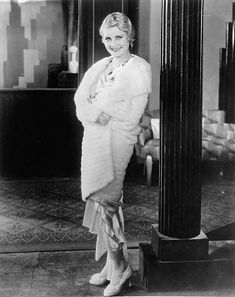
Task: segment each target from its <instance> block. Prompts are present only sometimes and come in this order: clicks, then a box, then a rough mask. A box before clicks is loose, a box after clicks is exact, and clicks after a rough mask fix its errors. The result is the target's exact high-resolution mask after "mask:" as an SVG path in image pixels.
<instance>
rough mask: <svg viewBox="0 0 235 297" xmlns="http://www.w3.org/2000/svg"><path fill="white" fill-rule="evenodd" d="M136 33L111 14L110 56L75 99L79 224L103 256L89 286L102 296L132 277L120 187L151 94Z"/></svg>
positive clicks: (105, 26)
mask: <svg viewBox="0 0 235 297" xmlns="http://www.w3.org/2000/svg"><path fill="white" fill-rule="evenodd" d="M134 34H135V33H134V28H133V26H132V24H131V21H130V20H129V18H128V17H127V16H126V15H124V14H123V13H120V12H114V13H112V14H109V15H108V16H107V17H106V18H105V19H104V21H103V23H102V25H101V27H100V35H101V36H102V42H103V44H104V46H105V48H106V50H107V51H108V53H109V54H110V56H109V57H106V58H104V59H102V60H100V61H98V62H97V63H95V64H94V65H93V66H92V67H91V68H90V69H89V70H88V71H87V72H86V74H85V76H84V78H83V80H82V82H81V84H80V86H79V88H78V90H77V92H76V94H75V104H76V113H77V117H78V119H79V120H80V121H81V122H82V124H83V126H84V135H83V142H82V162H81V188H82V199H83V200H84V201H86V209H85V214H84V220H83V225H84V226H86V227H88V228H89V231H90V232H92V233H94V234H97V243H96V260H99V259H100V257H101V256H102V255H103V254H104V253H105V252H107V261H106V265H105V267H104V268H103V269H102V271H101V272H100V273H96V274H94V275H93V276H92V277H91V279H90V283H91V284H93V285H103V284H105V283H106V281H107V280H109V281H110V283H109V285H108V286H107V287H106V288H105V290H104V296H113V295H116V294H118V293H119V292H120V291H121V289H122V287H123V285H124V283H126V281H127V280H128V279H129V278H130V276H131V274H132V269H131V266H130V264H129V262H128V254H127V246H126V239H125V236H124V221H123V214H122V202H123V198H122V188H123V181H124V177H125V172H126V168H127V165H128V163H129V161H130V158H131V155H132V153H133V148H134V144H135V143H136V141H137V136H138V134H139V132H140V127H139V125H138V123H139V121H140V118H141V116H142V114H143V112H144V110H145V107H146V104H147V102H148V95H149V93H150V91H151V69H150V65H149V64H148V63H147V62H146V61H145V60H144V59H142V58H140V57H138V56H136V55H133V54H131V52H130V49H131V48H132V46H133V42H134Z"/></svg>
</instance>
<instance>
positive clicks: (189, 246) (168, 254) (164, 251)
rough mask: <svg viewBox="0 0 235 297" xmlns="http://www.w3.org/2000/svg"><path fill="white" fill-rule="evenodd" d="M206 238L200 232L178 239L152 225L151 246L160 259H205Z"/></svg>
mask: <svg viewBox="0 0 235 297" xmlns="http://www.w3.org/2000/svg"><path fill="white" fill-rule="evenodd" d="M208 246H209V242H208V238H207V236H206V235H205V233H203V232H202V231H201V233H200V234H199V235H198V236H196V237H193V238H185V239H178V238H172V237H167V236H164V235H163V234H161V233H160V232H159V230H158V225H157V224H154V225H152V247H153V251H154V252H155V254H156V256H157V257H158V258H159V259H160V260H162V261H193V260H202V259H207V257H208Z"/></svg>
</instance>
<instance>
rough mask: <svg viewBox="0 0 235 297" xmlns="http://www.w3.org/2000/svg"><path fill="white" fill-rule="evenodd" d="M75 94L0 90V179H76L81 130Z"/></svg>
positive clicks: (49, 91)
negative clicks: (47, 177) (67, 177)
mask: <svg viewBox="0 0 235 297" xmlns="http://www.w3.org/2000/svg"><path fill="white" fill-rule="evenodd" d="M73 97H74V90H69V89H66V90H65V89H61V90H58V89H41V90H40V89H37V90H32V89H31V90H30V89H28V90H13V89H12V90H9V89H8V90H0V177H4V178H11V177H17V178H28V177H39V176H40V177H45V176H56V177H58V176H59V177H65V176H77V175H79V173H80V157H81V140H82V133H83V128H82V125H81V123H80V122H79V121H78V120H77V118H76V114H75V105H74V100H73Z"/></svg>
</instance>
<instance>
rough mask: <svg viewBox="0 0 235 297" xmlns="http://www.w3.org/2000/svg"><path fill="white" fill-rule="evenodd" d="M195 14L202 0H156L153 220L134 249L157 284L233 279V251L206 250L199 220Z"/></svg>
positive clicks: (198, 285)
mask: <svg viewBox="0 0 235 297" xmlns="http://www.w3.org/2000/svg"><path fill="white" fill-rule="evenodd" d="M202 18H203V0H162V49H161V53H162V55H161V96H160V119H161V124H160V128H161V132H160V133H161V134H160V151H161V153H160V184H159V187H160V205H159V224H158V225H157V224H156V225H153V228H152V242H151V244H150V243H146V244H140V250H139V263H140V277H141V280H142V282H143V283H144V284H145V285H146V287H147V288H148V289H150V290H152V289H156V290H158V292H162V291H168V292H172V291H174V292H176V291H182V290H183V291H184V290H186V291H188V289H189V290H198V289H199V290H202V289H206V288H207V289H210V290H211V289H212V287H213V286H214V285H215V284H216V285H219V286H221V287H222V286H224V284H225V283H226V284H227V285H228V280H229V285H231V284H233V283H234V280H232V279H231V277H230V274H231V268H232V267H233V265H234V262H233V261H231V259H232V257H231V258H230V259H229V260H226V261H225V260H224V257H223V258H222V257H218V255H219V249H217V253H216V254H215V255H214V257H213V253H211V252H210V253H209V240H208V238H207V236H206V235H205V234H204V233H203V232H202V231H201V228H200V219H201V141H202V140H201V139H202V137H201V122H202ZM219 245H220V246H221V243H219ZM216 256H217V257H216ZM221 279H223V280H222V281H221ZM211 284H213V285H211ZM227 285H225V287H227Z"/></svg>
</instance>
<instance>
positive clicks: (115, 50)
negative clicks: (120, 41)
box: [111, 47, 121, 52]
mask: <svg viewBox="0 0 235 297" xmlns="http://www.w3.org/2000/svg"><path fill="white" fill-rule="evenodd" d="M120 49H121V48H120V47H119V48H111V50H112V51H113V52H118V51H119V50H120Z"/></svg>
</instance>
